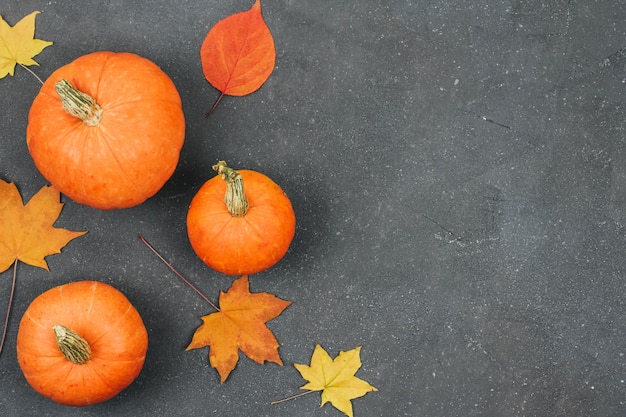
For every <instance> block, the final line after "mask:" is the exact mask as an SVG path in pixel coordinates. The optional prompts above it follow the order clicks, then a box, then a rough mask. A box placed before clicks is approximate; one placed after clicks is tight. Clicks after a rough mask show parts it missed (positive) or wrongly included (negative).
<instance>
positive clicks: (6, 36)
mask: <svg viewBox="0 0 626 417" xmlns="http://www.w3.org/2000/svg"><path fill="white" fill-rule="evenodd" d="M39 13H40V12H38V11H35V12H32V13H31V14H29V15H28V16H25V17H24V18H22V20H20V21H19V22H17V23H16V24H15V26H13V27H11V26H9V24H8V23H7V22H6V21H5V20H4V19H3V18H2V16H0V78H4V77H6V76H7V75H13V73H14V71H15V65H16V64H20V65H39V64H38V63H37V61H35V60H34V59H33V57H34V56H35V55H37V54H39V53H40V52H41V51H42V50H43V49H44V48H46V47H47V46H50V45H52V42H48V41H43V40H41V39H34V38H35V17H36V16H37V15H38V14H39Z"/></svg>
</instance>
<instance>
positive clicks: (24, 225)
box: [0, 180, 87, 272]
mask: <svg viewBox="0 0 626 417" xmlns="http://www.w3.org/2000/svg"><path fill="white" fill-rule="evenodd" d="M0 196H1V197H0V272H4V271H6V270H7V269H8V268H9V267H10V266H11V265H12V264H13V263H14V262H15V261H16V260H19V261H22V262H24V263H27V264H29V265H32V266H36V267H39V268H43V269H45V270H48V264H47V263H46V261H45V259H44V258H45V257H46V256H48V255H52V254H55V253H60V252H61V248H63V247H64V246H65V245H67V243H68V242H69V241H70V240H72V239H74V238H77V237H78V236H82V235H84V234H85V233H87V232H72V231H70V230H66V229H59V228H55V227H53V224H54V222H55V221H56V220H57V218H58V217H59V214H61V209H62V208H63V204H62V203H61V202H60V194H59V191H57V190H56V189H55V188H54V187H52V186H44V187H43V188H42V189H41V190H39V192H37V194H35V195H34V196H33V198H31V199H30V201H29V202H28V203H27V204H26V205H24V204H23V203H22V197H21V196H20V193H19V191H18V190H17V187H16V186H15V184H13V183H7V182H5V181H3V180H0Z"/></svg>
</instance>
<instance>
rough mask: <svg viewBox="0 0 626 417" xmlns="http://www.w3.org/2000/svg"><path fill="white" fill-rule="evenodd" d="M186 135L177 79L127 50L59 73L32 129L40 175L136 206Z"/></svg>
mask: <svg viewBox="0 0 626 417" xmlns="http://www.w3.org/2000/svg"><path fill="white" fill-rule="evenodd" d="M184 136H185V120H184V115H183V111H182V106H181V99H180V96H179V94H178V91H177V90H176V87H175V86H174V83H173V82H172V81H171V79H170V78H169V77H168V76H167V75H166V74H165V73H164V72H163V71H162V70H161V69H160V68H159V67H158V66H157V65H156V64H154V63H153V62H151V61H149V60H148V59H145V58H142V57H140V56H138V55H135V54H132V53H126V52H121V53H114V52H94V53H91V54H88V55H85V56H82V57H80V58H78V59H76V60H75V61H73V62H71V63H69V64H67V65H65V66H63V67H61V68H59V69H58V70H56V71H55V72H54V73H53V74H52V75H51V76H50V77H49V78H48V79H47V80H46V82H45V83H44V84H43V86H42V87H41V91H40V92H39V94H38V95H37V97H35V100H34V101H33V104H32V106H31V109H30V113H29V115H28V127H27V129H26V142H27V145H28V150H29V152H30V154H31V156H32V158H33V161H34V163H35V166H36V167H37V169H39V171H40V172H41V174H42V175H43V176H44V177H45V178H46V179H47V180H48V181H50V183H51V184H52V185H54V186H55V187H56V188H57V189H58V190H60V191H61V192H62V193H63V194H65V195H67V196H68V197H70V198H71V199H73V200H75V201H77V202H79V203H82V204H86V205H89V206H92V207H94V208H98V209H116V208H127V207H132V206H135V205H137V204H139V203H142V202H143V201H145V200H146V199H147V198H149V197H151V196H153V195H154V194H156V192H157V191H158V190H159V189H161V187H162V186H163V185H164V184H165V182H166V181H167V180H168V179H169V178H170V177H171V175H172V173H173V172H174V169H175V168H176V165H177V163H178V158H179V154H180V150H181V147H182V145H183V140H184Z"/></svg>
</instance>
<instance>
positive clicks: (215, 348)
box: [187, 275, 291, 383]
mask: <svg viewBox="0 0 626 417" xmlns="http://www.w3.org/2000/svg"><path fill="white" fill-rule="evenodd" d="M219 299H220V311H218V312H217V313H212V314H209V315H208V316H204V317H202V321H203V322H204V324H202V325H200V327H198V329H197V330H196V332H195V333H194V335H193V338H192V340H191V343H190V344H189V346H188V347H187V350H190V349H198V348H202V347H205V346H209V361H210V363H211V366H212V367H213V368H215V369H217V372H218V373H219V375H220V382H222V383H223V382H224V381H226V378H228V375H229V374H230V372H231V371H232V370H233V369H235V366H236V365H237V361H238V360H239V350H241V351H242V352H243V353H244V354H245V355H246V356H247V357H248V358H250V359H252V360H253V361H255V362H257V363H259V364H263V363H264V362H265V361H268V362H273V363H276V364H278V365H282V364H283V362H282V360H281V359H280V356H279V354H278V347H279V346H280V345H279V343H278V340H276V337H275V336H274V334H273V333H272V332H271V330H270V329H268V328H267V326H266V325H265V323H266V322H268V321H270V320H272V319H274V318H276V317H278V316H279V315H280V314H281V313H282V312H283V310H284V309H286V308H287V307H289V305H291V301H285V300H281V299H280V298H278V297H276V296H275V295H272V294H269V293H265V292H263V293H250V285H249V283H248V276H247V275H244V276H242V277H241V278H239V279H237V280H235V281H234V282H233V284H232V285H231V287H230V289H229V290H228V291H227V292H223V291H221V292H220V297H219Z"/></svg>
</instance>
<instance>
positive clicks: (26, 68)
mask: <svg viewBox="0 0 626 417" xmlns="http://www.w3.org/2000/svg"><path fill="white" fill-rule="evenodd" d="M18 65H19V66H20V67H22V68H24V69H25V70H26V71H28V72H30V73H31V74H32V75H33V77H35V78H37V81H39V82H40V83H41V84H43V80H42V79H41V78H39V76H38V75H37V74H35V72H34V71H33V70H32V69H30V68H28V67H27V66H26V65H24V64H19V63H18Z"/></svg>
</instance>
